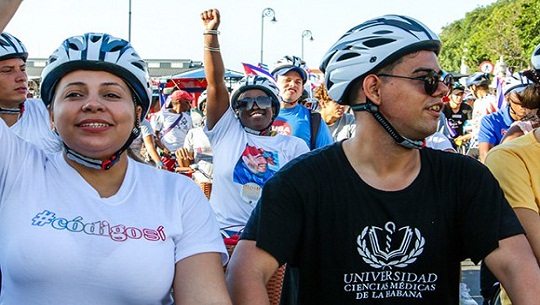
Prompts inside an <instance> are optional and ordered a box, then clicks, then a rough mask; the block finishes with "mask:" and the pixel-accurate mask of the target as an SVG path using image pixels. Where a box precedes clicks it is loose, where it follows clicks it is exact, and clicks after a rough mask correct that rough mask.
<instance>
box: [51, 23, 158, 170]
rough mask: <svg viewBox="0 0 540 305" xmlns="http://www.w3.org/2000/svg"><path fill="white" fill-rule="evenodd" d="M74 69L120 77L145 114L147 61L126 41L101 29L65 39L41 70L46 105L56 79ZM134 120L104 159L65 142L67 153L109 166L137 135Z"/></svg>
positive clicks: (149, 94)
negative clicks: (119, 143)
mask: <svg viewBox="0 0 540 305" xmlns="http://www.w3.org/2000/svg"><path fill="white" fill-rule="evenodd" d="M76 70H90V71H106V72H109V73H112V74H114V75H116V76H118V77H120V78H122V79H123V80H124V81H125V82H126V84H127V85H128V86H129V87H130V89H131V90H132V92H133V95H134V102H135V103H136V104H137V105H140V106H141V107H142V114H141V119H142V118H144V117H145V116H146V113H147V112H148V109H149V107H150V101H151V97H152V89H151V86H150V77H149V74H148V70H147V67H146V63H145V62H144V61H143V60H142V59H141V57H140V56H139V55H138V54H137V52H136V51H135V49H133V47H132V46H131V44H130V43H129V42H128V41H126V40H123V39H121V38H116V37H113V36H110V35H109V34H104V33H86V34H83V35H81V36H73V37H70V38H68V39H66V40H64V42H62V44H61V45H60V47H59V48H58V49H57V50H56V51H54V53H53V54H52V55H51V56H50V57H49V60H48V64H47V66H46V67H45V68H44V69H43V71H42V73H41V79H42V82H41V98H42V100H43V102H44V103H45V105H47V106H48V105H50V104H51V103H52V100H53V97H54V91H55V88H56V86H57V85H58V82H59V80H60V79H61V78H62V77H63V76H65V75H66V74H68V73H70V72H73V71H76ZM135 124H136V125H135V127H134V128H133V129H132V131H131V134H130V136H129V138H128V140H127V141H126V143H124V145H123V146H122V147H121V148H120V149H119V150H118V151H117V152H116V153H114V154H113V155H112V156H111V157H110V158H109V159H107V160H105V161H102V160H97V159H93V158H90V157H87V156H84V155H82V154H80V153H78V152H76V151H74V150H72V149H71V148H69V147H67V145H66V144H65V143H64V150H65V151H66V155H67V157H68V158H70V159H71V160H73V161H75V162H77V163H79V164H82V165H84V166H87V167H91V168H97V169H103V170H108V169H110V168H111V167H112V166H113V165H114V164H115V163H116V162H118V161H119V160H120V155H121V154H122V153H123V152H124V151H125V150H126V149H128V148H129V146H130V145H131V143H132V142H133V140H134V139H135V138H137V137H138V136H139V135H140V128H139V126H138V120H137V122H136V123H135Z"/></svg>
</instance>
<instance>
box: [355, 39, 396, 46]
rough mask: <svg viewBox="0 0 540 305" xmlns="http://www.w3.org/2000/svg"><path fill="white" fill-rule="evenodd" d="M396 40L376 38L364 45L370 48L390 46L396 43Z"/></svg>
mask: <svg viewBox="0 0 540 305" xmlns="http://www.w3.org/2000/svg"><path fill="white" fill-rule="evenodd" d="M395 41H396V40H395V39H390V38H376V39H370V40H366V41H364V42H363V44H364V45H365V46H367V47H369V48H373V47H378V46H382V45H386V44H390V43H393V42H395Z"/></svg>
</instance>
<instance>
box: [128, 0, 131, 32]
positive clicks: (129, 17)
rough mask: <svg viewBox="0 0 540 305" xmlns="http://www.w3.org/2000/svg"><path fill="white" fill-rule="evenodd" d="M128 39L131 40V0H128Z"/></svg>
mask: <svg viewBox="0 0 540 305" xmlns="http://www.w3.org/2000/svg"><path fill="white" fill-rule="evenodd" d="M128 41H129V42H131V0H129V14H128Z"/></svg>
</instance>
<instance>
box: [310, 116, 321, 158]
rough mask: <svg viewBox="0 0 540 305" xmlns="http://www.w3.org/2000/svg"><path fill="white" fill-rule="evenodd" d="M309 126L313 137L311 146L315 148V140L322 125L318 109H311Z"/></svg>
mask: <svg viewBox="0 0 540 305" xmlns="http://www.w3.org/2000/svg"><path fill="white" fill-rule="evenodd" d="M309 118H310V120H309V126H310V128H311V133H310V134H311V138H310V140H309V148H310V149H311V150H313V149H315V142H316V140H317V135H318V133H319V127H320V126H321V114H320V113H318V112H316V111H311V112H310V116H309Z"/></svg>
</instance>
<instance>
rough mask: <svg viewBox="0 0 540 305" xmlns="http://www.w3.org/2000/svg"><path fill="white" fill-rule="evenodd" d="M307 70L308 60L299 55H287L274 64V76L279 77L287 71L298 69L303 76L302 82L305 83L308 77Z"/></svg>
mask: <svg viewBox="0 0 540 305" xmlns="http://www.w3.org/2000/svg"><path fill="white" fill-rule="evenodd" d="M307 70H308V69H307V66H306V62H305V61H304V60H302V58H300V57H298V56H289V55H286V56H283V57H282V58H280V59H279V60H278V61H277V62H276V63H275V64H274V68H273V69H272V76H274V78H275V79H277V77H278V76H279V75H283V74H285V73H288V72H289V71H296V72H298V74H300V77H302V82H303V83H304V84H305V83H306V82H307V78H308V72H307Z"/></svg>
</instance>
